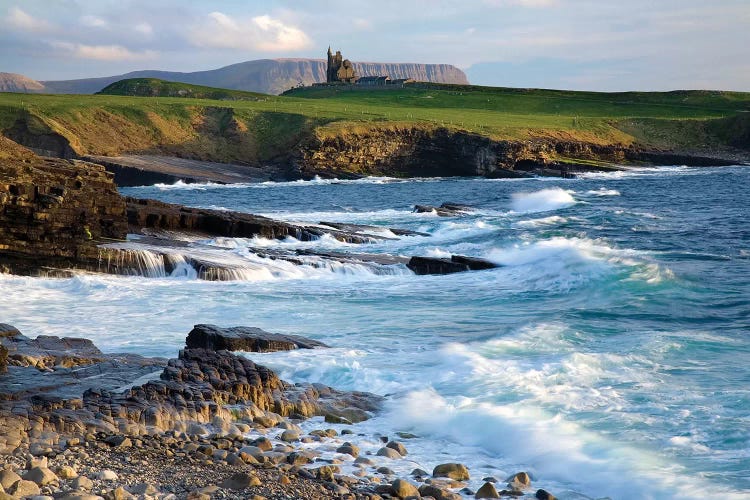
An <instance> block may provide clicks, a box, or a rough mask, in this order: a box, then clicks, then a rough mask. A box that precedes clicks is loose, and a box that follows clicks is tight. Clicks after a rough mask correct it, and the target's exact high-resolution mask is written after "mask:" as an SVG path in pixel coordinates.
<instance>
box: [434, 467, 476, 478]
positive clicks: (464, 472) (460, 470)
mask: <svg viewBox="0 0 750 500" xmlns="http://www.w3.org/2000/svg"><path fill="white" fill-rule="evenodd" d="M432 475H433V476H434V477H447V478H449V479H453V480H456V481H468V480H469V469H467V468H466V466H465V465H463V464H457V463H447V464H440V465H438V466H436V467H435V469H433V471H432Z"/></svg>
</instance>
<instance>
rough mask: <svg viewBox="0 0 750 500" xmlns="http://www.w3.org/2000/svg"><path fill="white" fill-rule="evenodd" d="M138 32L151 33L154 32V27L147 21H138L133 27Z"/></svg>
mask: <svg viewBox="0 0 750 500" xmlns="http://www.w3.org/2000/svg"><path fill="white" fill-rule="evenodd" d="M134 29H135V30H136V31H137V32H138V33H141V34H143V35H151V34H153V33H154V28H153V27H152V26H151V25H150V24H148V23H139V24H136V25H135V28H134Z"/></svg>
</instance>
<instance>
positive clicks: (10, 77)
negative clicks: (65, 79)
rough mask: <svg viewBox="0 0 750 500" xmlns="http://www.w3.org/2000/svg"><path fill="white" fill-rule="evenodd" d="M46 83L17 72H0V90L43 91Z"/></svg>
mask: <svg viewBox="0 0 750 500" xmlns="http://www.w3.org/2000/svg"><path fill="white" fill-rule="evenodd" d="M43 90H44V85H42V84H41V83H39V82H37V81H36V80H32V79H31V78H29V77H27V76H23V75H19V74H17V73H0V92H41V91H43Z"/></svg>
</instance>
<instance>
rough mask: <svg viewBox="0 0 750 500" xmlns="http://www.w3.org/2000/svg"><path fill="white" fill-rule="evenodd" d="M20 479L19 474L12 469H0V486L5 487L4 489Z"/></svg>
mask: <svg viewBox="0 0 750 500" xmlns="http://www.w3.org/2000/svg"><path fill="white" fill-rule="evenodd" d="M20 480H21V476H19V475H18V474H16V473H15V472H13V469H11V468H6V469H3V470H0V486H2V487H3V488H5V491H8V490H9V489H10V487H11V486H13V484H14V483H16V482H17V481H20Z"/></svg>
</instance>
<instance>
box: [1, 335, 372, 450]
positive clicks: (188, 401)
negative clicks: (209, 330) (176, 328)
mask: <svg viewBox="0 0 750 500" xmlns="http://www.w3.org/2000/svg"><path fill="white" fill-rule="evenodd" d="M8 343H13V344H14V346H13V349H14V350H12V351H11V353H10V356H11V359H12V360H15V362H12V363H11V364H10V365H9V367H8V372H7V373H6V374H4V375H3V376H2V377H3V379H2V380H3V383H2V384H0V453H4V452H11V451H13V450H14V449H15V448H16V447H17V446H18V445H19V444H20V443H21V442H22V441H25V440H34V439H36V438H38V437H41V436H43V435H46V434H45V433H49V432H55V433H63V434H67V435H76V436H81V435H83V434H85V433H87V432H100V431H103V432H105V433H113V432H118V431H119V432H125V431H126V430H127V433H129V434H135V435H139V434H144V433H147V432H148V428H150V427H153V428H156V429H159V430H185V429H186V428H187V427H186V426H187V425H188V424H190V423H191V422H198V423H209V422H211V423H214V425H216V422H217V420H216V419H217V418H218V419H219V421H221V422H225V423H226V425H229V424H230V423H231V421H232V420H234V419H236V418H243V419H246V420H256V421H257V422H263V423H264V424H267V425H274V422H276V421H278V420H275V419H274V418H276V419H277V418H278V417H279V416H297V417H310V416H314V415H325V416H330V417H331V418H335V419H340V420H342V419H343V420H345V421H352V422H353V421H360V420H363V419H366V418H368V416H369V415H370V414H371V413H372V412H373V411H375V410H377V408H378V407H379V404H380V402H381V399H382V398H379V397H378V396H375V395H372V394H368V393H360V392H342V391H337V390H335V389H332V388H330V387H327V386H324V385H321V384H298V385H291V384H288V383H286V382H284V381H282V380H280V379H279V378H278V376H277V375H276V374H275V373H274V372H273V371H271V370H270V369H268V368H266V367H263V366H260V365H256V364H255V363H253V362H252V361H251V360H249V359H247V358H245V357H241V356H236V355H234V354H232V353H230V352H228V351H224V350H219V351H215V350H208V349H184V350H182V351H180V353H179V356H178V357H177V358H175V359H171V360H169V361H167V360H164V359H161V358H143V357H140V356H135V355H118V354H114V355H111V354H101V353H100V352H99V351H98V349H96V347H95V346H93V345H92V344H91V343H90V342H88V341H86V340H82V339H68V338H62V339H59V338H57V337H41V340H39V339H34V340H29V339H27V338H26V337H24V336H22V335H20V333H18V334H15V335H13V336H8V337H3V344H2V345H7V344H8ZM45 346H46V347H54V349H55V350H54V351H53V350H48V351H44V349H42V347H45ZM61 346H62V347H63V348H64V352H63V356H64V357H63V358H61V357H60V355H59V354H60V352H62V351H60V350H59V349H61ZM50 353H53V355H50ZM92 354H93V355H95V356H92ZM24 360H26V361H28V362H23V361H24ZM61 360H62V362H61ZM65 360H75V362H72V361H71V362H70V363H66V362H65ZM65 365H69V366H65ZM71 366H74V367H75V369H71ZM227 405H229V406H230V407H231V411H230V408H227ZM274 415H276V417H274ZM222 425H224V424H222Z"/></svg>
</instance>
